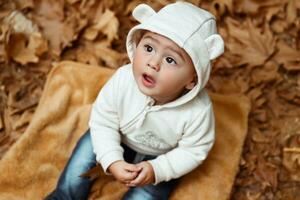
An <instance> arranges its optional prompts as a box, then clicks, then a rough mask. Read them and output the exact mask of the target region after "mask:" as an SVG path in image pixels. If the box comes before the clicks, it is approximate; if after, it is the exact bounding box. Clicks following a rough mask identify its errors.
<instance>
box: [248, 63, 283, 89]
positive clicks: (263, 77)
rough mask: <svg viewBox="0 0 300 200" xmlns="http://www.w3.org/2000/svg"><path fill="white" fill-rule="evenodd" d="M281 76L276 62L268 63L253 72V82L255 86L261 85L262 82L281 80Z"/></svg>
mask: <svg viewBox="0 0 300 200" xmlns="http://www.w3.org/2000/svg"><path fill="white" fill-rule="evenodd" d="M280 79H281V77H280V74H279V73H278V66H277V65H276V63H275V62H270V61H269V62H267V63H266V64H265V65H264V66H259V67H257V68H254V69H253V70H252V74H251V81H252V83H254V84H260V83H262V82H264V83H267V82H272V81H275V80H280Z"/></svg>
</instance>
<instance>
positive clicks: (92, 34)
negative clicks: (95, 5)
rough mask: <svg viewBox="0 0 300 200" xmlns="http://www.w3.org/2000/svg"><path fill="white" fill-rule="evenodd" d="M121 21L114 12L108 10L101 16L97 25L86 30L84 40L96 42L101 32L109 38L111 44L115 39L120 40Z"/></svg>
mask: <svg viewBox="0 0 300 200" xmlns="http://www.w3.org/2000/svg"><path fill="white" fill-rule="evenodd" d="M118 29H119V21H118V19H117V18H116V16H115V14H114V12H112V11H111V10H109V9H106V10H105V12H104V13H103V14H102V15H101V16H99V20H97V23H96V24H94V25H92V26H90V27H88V28H87V29H85V32H84V38H85V39H88V40H94V39H95V38H96V37H97V35H98V33H99V32H102V33H103V34H104V35H106V36H107V39H108V41H109V42H111V41H112V40H113V39H118Z"/></svg>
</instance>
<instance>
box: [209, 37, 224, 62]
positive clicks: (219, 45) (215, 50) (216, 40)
mask: <svg viewBox="0 0 300 200" xmlns="http://www.w3.org/2000/svg"><path fill="white" fill-rule="evenodd" d="M205 43H206V45H207V48H208V53H209V59H210V60H213V59H215V58H217V57H218V56H220V55H221V54H222V53H224V41H223V39H222V37H221V36H220V35H219V34H213V35H210V36H209V37H208V38H206V39H205Z"/></svg>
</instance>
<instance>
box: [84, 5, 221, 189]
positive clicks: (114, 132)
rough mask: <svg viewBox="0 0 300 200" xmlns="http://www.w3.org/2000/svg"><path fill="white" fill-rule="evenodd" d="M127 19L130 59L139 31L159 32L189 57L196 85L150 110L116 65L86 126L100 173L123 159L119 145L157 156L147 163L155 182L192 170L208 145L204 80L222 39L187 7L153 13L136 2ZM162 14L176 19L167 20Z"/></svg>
mask: <svg viewBox="0 0 300 200" xmlns="http://www.w3.org/2000/svg"><path fill="white" fill-rule="evenodd" d="M133 16H134V17H135V18H136V19H137V20H138V21H139V22H141V24H139V25H137V26H135V27H133V28H132V29H131V30H130V32H129V34H128V37H127V43H126V45H127V51H128V55H129V58H130V60H132V58H133V55H134V51H135V47H136V42H135V37H136V35H137V34H138V33H139V32H140V31H141V30H149V31H152V32H156V33H159V34H161V35H164V36H166V37H168V38H170V39H171V40H173V41H174V42H175V43H177V45H179V46H180V47H181V48H183V49H184V50H185V51H186V52H187V53H188V54H189V55H190V57H191V59H192V61H193V64H194V66H195V69H196V72H197V75H198V83H197V85H196V86H195V87H194V88H193V89H192V90H191V91H190V92H188V93H187V94H185V95H183V96H181V97H179V98H178V99H176V100H174V101H172V102H169V103H167V104H164V105H155V106H154V105H153V104H154V100H153V99H152V98H151V97H148V96H146V95H144V94H143V93H141V92H140V90H139V88H138V86H137V84H136V82H135V80H134V77H133V72H132V66H131V64H128V65H125V66H122V67H120V68H119V69H118V70H117V72H116V73H115V74H114V75H113V76H112V78H111V79H110V80H109V81H108V82H107V84H106V85H105V86H104V87H103V88H102V90H101V91H100V93H99V95H98V97H97V99H96V101H95V103H94V105H93V108H92V112H91V118H90V122H89V125H90V130H91V137H92V143H93V148H94V152H95V154H96V160H97V161H98V162H99V163H100V164H101V165H102V167H103V169H104V171H107V168H108V167H109V166H110V164H112V163H113V162H115V161H118V160H124V158H123V149H122V147H121V146H120V143H121V142H123V143H125V144H126V145H128V146H129V147H130V148H132V149H134V150H135V151H137V152H139V153H142V154H146V155H158V157H157V158H156V159H154V160H151V161H149V162H150V164H151V165H152V167H153V169H154V173H155V184H157V183H159V182H161V181H169V180H170V179H174V178H178V177H181V176H182V175H184V174H186V173H188V172H190V171H191V170H193V169H194V168H196V167H197V166H198V165H200V164H201V163H202V161H203V160H204V159H205V158H206V157H207V154H208V152H209V150H210V149H211V147H212V145H213V142H214V116H213V109H212V104H211V101H210V99H209V97H208V95H207V93H206V91H205V89H203V88H204V86H205V84H206V82H207V80H208V78H209V73H210V68H211V67H210V60H211V59H213V58H215V57H217V56H219V55H220V54H221V53H222V52H223V40H222V39H221V37H220V36H219V35H218V34H216V27H215V21H214V17H213V16H212V15H211V14H210V13H208V12H207V11H204V10H202V9H200V8H198V7H196V6H193V5H192V4H189V3H183V2H177V3H174V4H169V5H168V6H166V7H164V8H163V9H161V10H160V11H159V12H158V13H156V12H155V11H154V10H153V9H152V8H151V7H149V6H147V5H145V4H141V5H139V6H137V7H136V8H135V10H134V11H133ZM168 16H172V17H173V18H176V17H177V18H178V19H175V20H174V19H172V20H169V18H170V17H168ZM190 16H193V18H190ZM187 20H188V21H189V23H188V25H187ZM175 22H176V23H175ZM172 23H173V25H172ZM174 23H175V24H174ZM171 25H172V26H171ZM202 29H204V30H202ZM174 30H176V32H174ZM172 31H173V32H172ZM195 42H198V43H196V44H195Z"/></svg>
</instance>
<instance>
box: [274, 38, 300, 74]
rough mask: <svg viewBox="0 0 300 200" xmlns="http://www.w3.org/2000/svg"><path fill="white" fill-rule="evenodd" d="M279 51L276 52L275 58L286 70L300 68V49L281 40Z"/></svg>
mask: <svg viewBox="0 0 300 200" xmlns="http://www.w3.org/2000/svg"><path fill="white" fill-rule="evenodd" d="M276 46H277V49H278V53H276V54H275V57H274V58H275V60H276V61H277V62H279V63H280V64H283V67H284V68H285V69H286V70H289V71H292V70H300V56H299V55H300V51H299V50H297V49H295V48H292V47H290V46H289V45H288V44H286V43H285V42H283V41H282V40H280V41H279V42H278V43H277V45H276Z"/></svg>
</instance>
